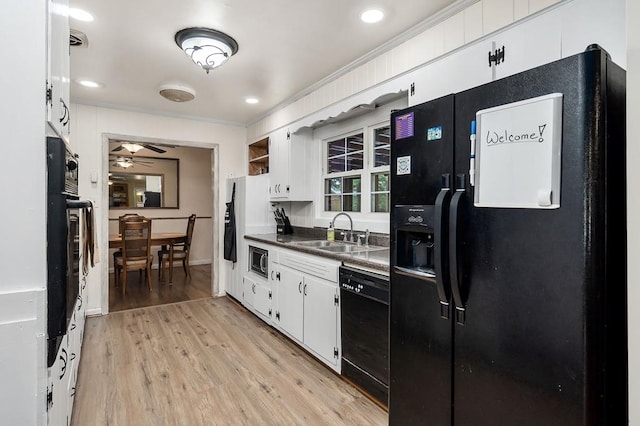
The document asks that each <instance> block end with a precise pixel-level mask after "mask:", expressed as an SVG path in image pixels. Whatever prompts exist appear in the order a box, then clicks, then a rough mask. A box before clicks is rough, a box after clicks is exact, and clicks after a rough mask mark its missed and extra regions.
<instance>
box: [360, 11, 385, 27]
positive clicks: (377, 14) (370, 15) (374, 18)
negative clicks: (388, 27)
mask: <svg viewBox="0 0 640 426" xmlns="http://www.w3.org/2000/svg"><path fill="white" fill-rule="evenodd" d="M382 18H384V13H383V12H382V11H381V10H379V9H369V10H365V11H364V12H362V15H360V19H362V21H363V22H366V23H367V24H374V23H376V22H379V21H381V20H382Z"/></svg>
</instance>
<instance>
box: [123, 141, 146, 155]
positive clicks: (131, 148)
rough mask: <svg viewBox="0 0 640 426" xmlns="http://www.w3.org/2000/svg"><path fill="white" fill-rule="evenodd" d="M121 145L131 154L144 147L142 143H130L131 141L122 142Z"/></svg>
mask: <svg viewBox="0 0 640 426" xmlns="http://www.w3.org/2000/svg"><path fill="white" fill-rule="evenodd" d="M122 147H123V148H124V149H126V150H127V151H129V152H130V153H132V154H135V153H136V152H138V151H140V150H141V149H143V148H144V146H142V145H138V144H137V143H131V142H124V143H123V144H122Z"/></svg>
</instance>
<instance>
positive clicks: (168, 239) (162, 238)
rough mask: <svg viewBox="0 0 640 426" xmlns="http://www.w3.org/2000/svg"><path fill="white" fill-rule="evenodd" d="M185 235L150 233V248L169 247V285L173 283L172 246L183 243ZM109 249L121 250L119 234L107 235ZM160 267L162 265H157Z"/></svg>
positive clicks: (177, 233)
mask: <svg viewBox="0 0 640 426" xmlns="http://www.w3.org/2000/svg"><path fill="white" fill-rule="evenodd" d="M186 240H187V234H185V233H184V232H158V233H155V232H154V233H151V246H162V247H163V248H164V247H166V246H169V284H171V283H172V282H173V246H174V245H175V244H180V243H184V242H185V241H186ZM109 248H110V249H119V248H122V236H121V235H120V234H109ZM158 267H159V268H160V267H162V265H158Z"/></svg>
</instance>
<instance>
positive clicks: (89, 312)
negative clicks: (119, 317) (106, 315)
mask: <svg viewBox="0 0 640 426" xmlns="http://www.w3.org/2000/svg"><path fill="white" fill-rule="evenodd" d="M85 315H86V316H88V317H99V316H102V309H100V308H95V309H87V310H86V311H85Z"/></svg>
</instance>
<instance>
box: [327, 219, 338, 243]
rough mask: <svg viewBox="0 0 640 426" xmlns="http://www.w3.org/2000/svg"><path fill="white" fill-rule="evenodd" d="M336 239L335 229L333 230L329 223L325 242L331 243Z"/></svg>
mask: <svg viewBox="0 0 640 426" xmlns="http://www.w3.org/2000/svg"><path fill="white" fill-rule="evenodd" d="M335 238H336V232H335V229H333V224H332V223H331V222H329V227H328V228H327V241H333V240H335Z"/></svg>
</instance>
